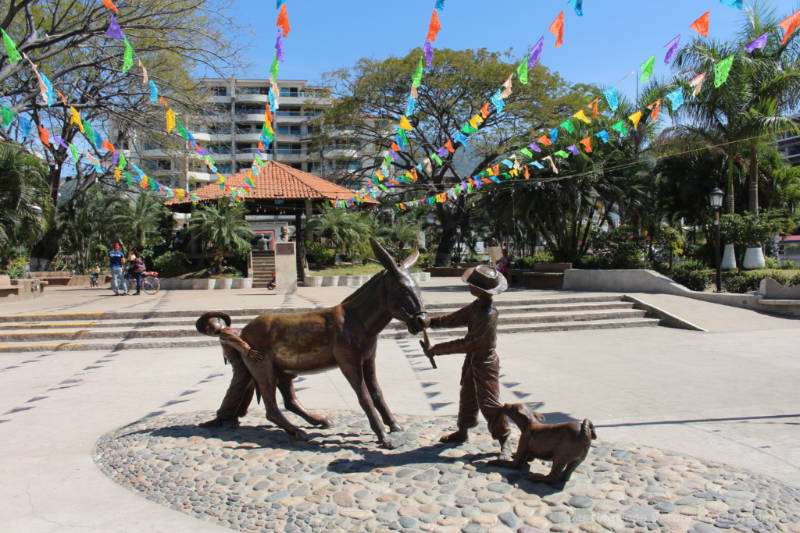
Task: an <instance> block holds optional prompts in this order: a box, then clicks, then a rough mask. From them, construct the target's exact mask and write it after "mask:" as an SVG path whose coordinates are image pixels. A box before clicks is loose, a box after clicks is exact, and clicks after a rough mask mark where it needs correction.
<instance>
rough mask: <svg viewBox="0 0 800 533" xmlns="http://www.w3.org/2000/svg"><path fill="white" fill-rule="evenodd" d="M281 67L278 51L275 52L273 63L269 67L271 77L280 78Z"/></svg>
mask: <svg viewBox="0 0 800 533" xmlns="http://www.w3.org/2000/svg"><path fill="white" fill-rule="evenodd" d="M280 68H281V67H280V63H279V62H278V53H277V52H275V54H274V55H273V56H272V65H270V67H269V74H270V77H272V78H274V79H278V71H279V70H280Z"/></svg>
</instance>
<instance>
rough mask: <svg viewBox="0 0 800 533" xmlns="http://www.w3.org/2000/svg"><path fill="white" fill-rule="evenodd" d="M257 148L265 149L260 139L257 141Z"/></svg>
mask: <svg viewBox="0 0 800 533" xmlns="http://www.w3.org/2000/svg"><path fill="white" fill-rule="evenodd" d="M258 149H259V150H264V151H265V152H266V151H267V149H266V148H265V147H264V143H262V142H261V141H258Z"/></svg>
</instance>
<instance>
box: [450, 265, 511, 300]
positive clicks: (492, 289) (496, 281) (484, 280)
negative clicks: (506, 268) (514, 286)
mask: <svg viewBox="0 0 800 533" xmlns="http://www.w3.org/2000/svg"><path fill="white" fill-rule="evenodd" d="M461 280H462V281H464V282H465V283H468V284H469V285H470V286H471V287H473V288H475V289H476V290H478V291H479V292H482V293H484V294H486V295H487V296H494V295H495V294H500V293H501V292H503V291H505V290H506V289H507V288H508V281H507V280H506V277H505V276H504V275H503V274H501V273H500V272H498V271H497V270H495V269H494V268H492V267H490V266H489V265H478V266H474V267H472V268H468V269H467V270H466V271H465V272H464V274H462V275H461Z"/></svg>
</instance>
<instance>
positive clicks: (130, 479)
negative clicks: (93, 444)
mask: <svg viewBox="0 0 800 533" xmlns="http://www.w3.org/2000/svg"><path fill="white" fill-rule="evenodd" d="M323 414H325V415H327V416H330V417H331V418H333V420H334V424H335V425H334V426H333V427H332V428H330V429H326V430H314V429H311V430H310V431H309V434H310V436H311V440H310V441H308V442H295V441H293V440H291V439H290V438H289V437H288V436H287V435H286V434H285V433H284V432H283V431H281V430H279V429H276V428H275V427H274V426H272V425H271V424H270V423H268V422H266V421H265V420H264V418H263V417H256V416H253V415H248V416H247V417H245V418H244V419H243V420H242V427H241V428H239V429H236V430H208V429H203V428H198V427H197V423H198V422H201V421H203V420H208V419H210V418H212V416H213V414H212V413H210V412H200V413H188V414H183V415H165V416H160V417H153V418H146V419H143V420H140V421H138V422H135V423H133V424H130V425H128V426H125V427H123V428H121V429H118V430H116V431H114V432H111V433H109V434H106V435H104V436H102V437H101V438H100V439H99V440H98V442H97V448H96V456H95V461H96V463H97V464H98V465H99V467H100V468H101V470H102V471H103V472H105V473H106V474H107V475H108V476H109V477H111V478H112V479H114V480H115V481H116V482H118V483H120V484H122V485H124V486H126V487H129V488H130V489H132V490H134V491H135V492H138V493H140V494H142V495H143V496H145V497H146V498H147V499H149V500H152V501H154V502H157V503H160V504H162V505H166V506H168V507H170V508H172V509H175V510H177V511H181V512H183V513H186V514H189V515H192V516H194V517H196V518H198V519H201V520H207V521H211V522H215V523H217V524H219V525H222V526H226V527H229V528H231V529H235V530H240V531H285V532H288V533H292V532H307V531H326V532H333V531H386V530H394V531H437V532H438V531H463V532H482V531H489V532H501V531H517V532H525V533H527V532H534V531H586V532H594V531H609V530H610V531H631V530H633V531H693V532H698V533H699V532H703V533H704V532H710V531H719V530H724V529H728V530H738V531H764V532H766V531H776V530H778V531H795V532H800V490H798V489H796V488H793V487H790V486H787V485H785V484H783V483H781V482H779V481H777V480H774V479H771V478H767V477H764V476H760V475H757V474H753V473H750V472H743V471H734V470H732V469H731V468H730V467H728V466H726V465H722V464H717V463H708V462H703V461H700V460H698V459H695V458H692V457H688V456H685V455H680V454H675V453H671V452H666V451H663V450H658V449H655V448H649V447H645V446H638V445H631V444H618V443H615V444H612V443H608V442H604V441H602V440H600V441H594V446H593V447H592V450H591V452H590V453H589V456H588V457H587V459H586V461H584V463H583V464H582V465H581V466H580V467H579V468H578V470H577V471H576V472H575V473H574V474H573V476H572V479H571V480H570V482H569V483H568V484H567V485H566V487H563V488H560V489H559V488H552V487H549V486H547V485H543V484H538V483H533V482H530V481H528V480H526V479H525V472H522V471H519V472H517V471H512V470H507V469H501V468H495V467H491V466H489V465H487V464H486V462H487V461H488V460H489V459H492V458H493V457H494V456H495V454H496V452H497V450H498V448H497V444H496V443H493V442H492V441H491V438H490V437H489V435H488V433H487V431H486V426H485V424H483V423H482V424H481V425H480V426H478V427H477V428H475V429H474V430H472V432H471V438H470V441H469V442H468V443H466V444H464V445H461V446H458V447H446V446H443V445H439V444H438V443H437V439H438V437H439V436H440V434H442V433H443V432H445V431H448V430H452V424H453V422H454V420H453V419H452V418H445V417H428V416H399V417H398V420H399V422H400V423H401V424H402V425H403V427H404V429H405V431H404V432H403V433H398V434H394V435H392V438H393V439H395V441H396V442H397V443H398V444H400V446H399V447H398V448H397V449H395V450H383V449H380V448H378V447H377V444H376V441H375V437H374V435H373V434H372V432H371V431H370V430H369V426H368V424H367V420H366V417H365V416H364V414H363V413H362V412H342V411H329V412H323ZM600 433H601V436H602V428H601V429H600ZM531 469H532V470H535V471H537V472H542V473H546V472H547V471H548V469H549V463H543V462H540V461H536V462H533V463H532V464H531Z"/></svg>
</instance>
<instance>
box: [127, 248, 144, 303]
mask: <svg viewBox="0 0 800 533" xmlns="http://www.w3.org/2000/svg"><path fill="white" fill-rule="evenodd" d="M131 255H132V256H133V258H132V259H131V260H130V267H129V268H130V270H129V272H130V275H131V276H132V277H133V278H134V279H136V292H135V293H133V294H134V296H135V295H138V294H141V293H142V278H143V277H144V270H145V267H144V260H143V259H142V256H141V254H140V253H139V250H134V251H133V252H132V253H131Z"/></svg>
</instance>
